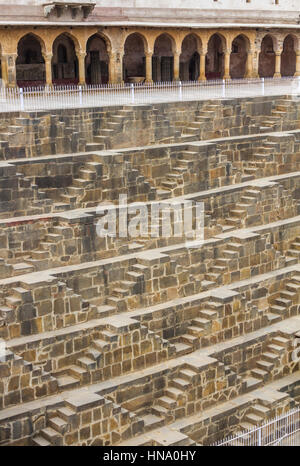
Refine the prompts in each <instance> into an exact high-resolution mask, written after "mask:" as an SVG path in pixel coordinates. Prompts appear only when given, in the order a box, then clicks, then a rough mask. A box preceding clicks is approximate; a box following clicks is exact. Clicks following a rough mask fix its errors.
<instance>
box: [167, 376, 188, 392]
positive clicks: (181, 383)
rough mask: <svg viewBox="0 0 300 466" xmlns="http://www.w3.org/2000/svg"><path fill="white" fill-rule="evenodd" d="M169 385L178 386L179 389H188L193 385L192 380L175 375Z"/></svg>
mask: <svg viewBox="0 0 300 466" xmlns="http://www.w3.org/2000/svg"><path fill="white" fill-rule="evenodd" d="M169 386H172V387H175V388H178V389H179V390H183V391H184V390H187V389H188V388H189V387H191V382H190V381H189V380H186V379H182V378H181V377H175V378H174V379H172V380H171V381H170V384H169Z"/></svg>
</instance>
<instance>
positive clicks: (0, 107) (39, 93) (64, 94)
mask: <svg viewBox="0 0 300 466" xmlns="http://www.w3.org/2000/svg"><path fill="white" fill-rule="evenodd" d="M22 92H23V94H22ZM22 92H21V93H20V90H19V89H8V90H6V91H5V90H2V91H1V93H0V112H8V111H16V110H46V109H54V108H56V109H59V108H78V107H90V108H92V107H105V106H117V105H146V104H153V103H163V102H177V101H187V100H214V99H232V98H241V97H256V96H262V95H266V96H272V95H295V96H296V95H299V96H300V78H282V79H265V80H260V79H252V80H249V79H241V80H231V81H226V83H225V84H222V81H220V80H219V81H206V82H194V83H185V82H183V83H182V85H180V83H177V82H172V83H156V84H154V85H148V86H147V85H143V86H137V87H134V88H133V87H130V86H128V85H127V86H120V85H116V86H108V87H101V88H100V87H97V86H94V87H87V88H82V89H81V88H80V87H70V88H66V87H64V88H48V89H47V90H45V89H40V90H37V89H35V90H34V89H26V90H24V91H22Z"/></svg>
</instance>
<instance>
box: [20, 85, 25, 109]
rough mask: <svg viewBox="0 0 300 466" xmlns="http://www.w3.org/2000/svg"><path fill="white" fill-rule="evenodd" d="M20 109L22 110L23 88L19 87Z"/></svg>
mask: <svg viewBox="0 0 300 466" xmlns="http://www.w3.org/2000/svg"><path fill="white" fill-rule="evenodd" d="M20 107H21V110H24V96H23V88H22V87H20Z"/></svg>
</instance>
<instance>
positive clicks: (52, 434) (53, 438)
mask: <svg viewBox="0 0 300 466" xmlns="http://www.w3.org/2000/svg"><path fill="white" fill-rule="evenodd" d="M40 434H41V435H42V436H43V437H44V438H45V439H46V440H48V441H49V442H50V443H51V445H60V444H61V441H62V436H61V434H60V433H59V432H57V431H56V430H54V429H52V427H45V428H44V429H42V430H41V432H40Z"/></svg>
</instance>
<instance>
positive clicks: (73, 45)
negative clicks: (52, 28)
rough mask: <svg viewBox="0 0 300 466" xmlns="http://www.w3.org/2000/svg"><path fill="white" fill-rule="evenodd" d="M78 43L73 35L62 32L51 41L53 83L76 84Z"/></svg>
mask: <svg viewBox="0 0 300 466" xmlns="http://www.w3.org/2000/svg"><path fill="white" fill-rule="evenodd" d="M78 47H79V44H78V41H77V40H76V41H75V42H74V40H73V36H71V35H69V34H67V33H62V34H60V35H59V36H57V37H56V39H55V40H54V42H53V46H52V50H53V57H52V81H53V84H78V58H77V55H76V50H79V49H78Z"/></svg>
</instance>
